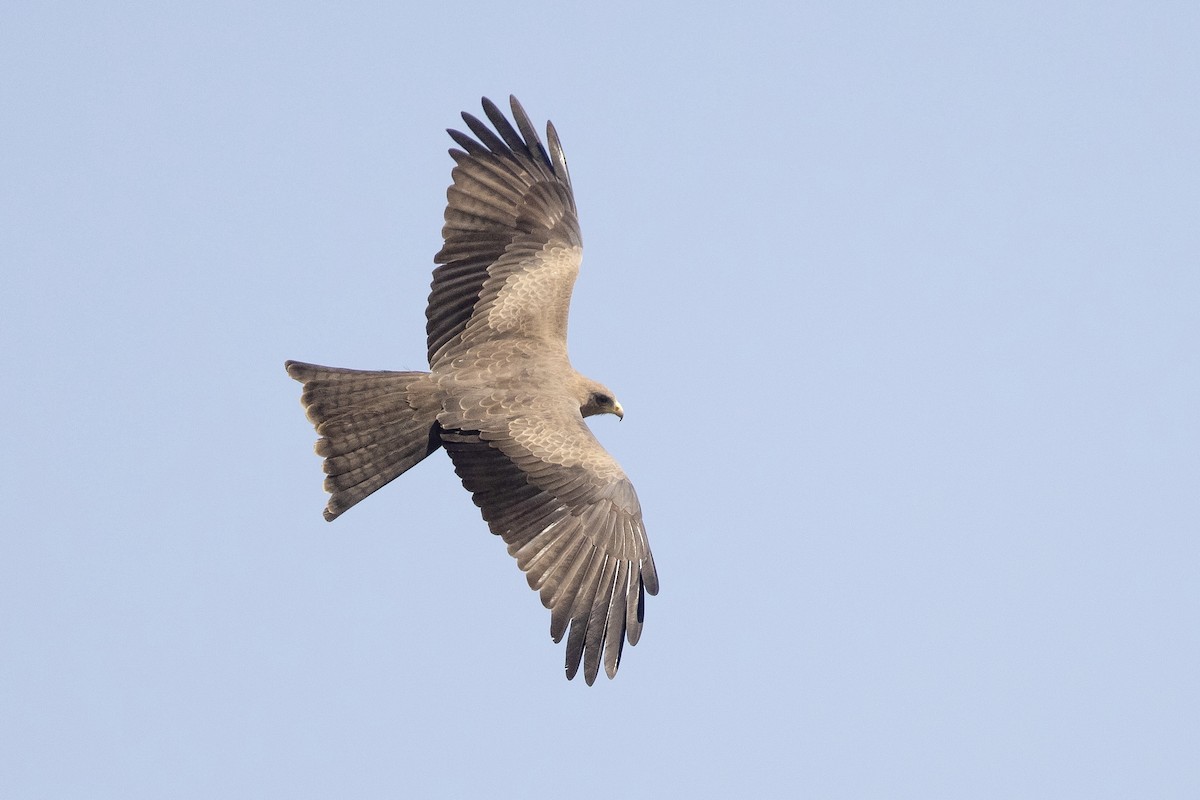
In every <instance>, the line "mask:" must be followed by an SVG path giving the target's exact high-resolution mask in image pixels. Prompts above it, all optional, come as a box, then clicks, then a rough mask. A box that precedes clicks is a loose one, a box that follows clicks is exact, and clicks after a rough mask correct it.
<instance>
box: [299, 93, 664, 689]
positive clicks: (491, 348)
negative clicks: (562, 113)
mask: <svg viewBox="0 0 1200 800" xmlns="http://www.w3.org/2000/svg"><path fill="white" fill-rule="evenodd" d="M483 105H484V110H485V112H486V113H487V116H488V119H489V120H490V121H491V122H492V124H493V125H494V126H495V131H496V132H493V131H492V130H490V129H489V128H487V126H485V125H484V124H483V123H482V122H480V121H479V120H477V119H475V118H474V117H472V116H471V115H469V114H465V113H464V114H463V119H464V120H465V121H466V122H467V125H468V126H469V127H470V129H471V131H472V133H474V134H475V136H476V137H477V139H472V138H470V137H469V136H466V135H465V134H462V133H459V132H457V131H450V135H451V137H453V138H454V140H455V141H456V142H457V143H458V144H459V145H460V146H462V147H463V150H451V151H450V152H451V156H453V157H454V159H455V161H456V162H457V163H458V166H457V167H455V169H454V171H453V173H452V174H453V178H454V183H453V185H452V186H451V187H450V189H449V190H448V191H447V198H448V204H447V208H446V225H445V227H444V228H443V230H442V234H443V237H444V239H445V246H444V247H443V248H442V250H441V252H439V253H438V255H437V256H436V258H435V261H436V262H437V263H438V264H440V266H439V267H438V268H437V269H435V270H434V280H433V285H432V288H431V292H430V296H429V305H428V311H427V326H426V328H427V335H428V352H429V364H430V371H429V372H413V371H409V372H388V371H364V370H348V369H340V368H334V367H321V366H317V365H314V364H304V363H301V362H295V361H289V362H288V363H287V369H288V374H289V375H291V376H292V377H293V378H295V379H296V380H299V381H301V382H302V383H303V384H304V393H303V396H302V401H303V403H304V405H305V408H306V409H307V411H308V416H309V418H310V419H311V420H312V422H313V424H314V425H315V426H316V428H317V432H318V433H319V434H320V435H321V437H322V438H321V439H320V440H319V441H318V442H317V447H316V450H317V453H318V454H319V455H321V456H324V458H325V472H326V479H325V488H326V490H327V491H329V492H330V494H331V497H330V499H329V503H328V505H327V507H326V510H325V518H326V519H328V520H332V519H335V518H336V517H338V516H339V515H340V514H342V513H343V512H344V511H346V510H347V509H348V508H350V507H351V506H353V505H354V504H355V503H357V502H359V501H360V500H362V499H363V498H364V497H366V496H367V495H369V494H371V493H372V492H374V491H376V490H378V489H379V488H381V487H382V486H384V485H385V484H387V483H388V482H390V481H392V480H394V479H395V478H396V477H398V476H399V475H401V474H402V473H403V472H405V471H406V470H408V469H409V468H411V467H412V466H414V465H415V464H417V463H418V462H420V461H421V460H422V459H424V458H425V457H426V456H427V455H429V454H430V453H432V452H433V451H434V450H437V449H438V448H439V447H444V448H445V449H446V451H447V452H448V453H449V455H450V458H451V460H452V461H453V462H454V467H455V471H456V472H457V473H458V475H459V477H460V478H461V479H462V482H463V485H464V486H465V487H466V488H467V489H468V490H469V491H470V492H471V493H472V495H473V496H474V500H475V503H476V505H478V506H479V507H480V509H481V510H482V512H483V516H484V519H485V520H487V522H488V525H489V527H490V528H491V530H492V532H493V533H496V534H498V535H499V536H501V537H502V538H503V539H504V541H505V542H506V543H507V544H508V550H509V553H510V554H512V555H513V556H515V557H516V559H517V563H518V565H519V566H520V568H521V569H522V570H523V571H524V572H525V573H526V576H527V578H528V581H529V585H530V586H531V587H532V588H534V589H536V590H538V591H539V593H540V595H541V598H542V602H543V604H545V605H546V607H547V608H549V609H550V610H551V624H550V630H551V635H552V636H553V637H554V640H555V641H559V640H560V639H561V638H562V636H563V635H564V634H567V632H568V629H569V636H568V640H567V676H568V677H574V675H575V673H576V670H577V669H578V668H579V666H580V663H581V662H582V664H583V666H584V677H585V679H586V680H587V682H588V683H589V684H590V683H592V682H593V681H594V680H595V678H596V675H597V672H598V670H599V665H600V663H601V661H603V663H604V666H605V671H606V672H607V673H608V675H609V677H612V676H613V675H615V674H616V670H617V665H618V663H619V661H620V654H621V647H622V644H623V642H624V641H625V640H626V639H628V641H629V642H630V644H636V643H637V640H638V637H639V635H640V633H641V626H642V617H643V610H644V608H643V606H644V595H645V594H646V593H649V594H656V593H657V591H658V576H657V573H656V571H655V568H654V559H653V556H652V555H651V553H650V548H649V545H648V543H647V541H646V535H645V529H644V527H643V525H642V513H641V506H640V505H639V503H638V499H637V495H636V493H635V492H634V490H633V486H632V485H631V484H630V482H629V480H628V478H626V476H625V473H624V472H623V471H622V470H621V468H620V466H619V465H618V464H617V462H616V460H615V459H613V458H612V456H610V455H609V454H608V452H607V451H605V450H604V448H603V447H601V446H600V444H599V442H597V441H596V439H595V437H594V436H593V435H592V433H591V430H590V429H589V428H588V427H587V425H586V424H585V423H584V421H583V418H584V417H587V416H591V415H593V414H605V413H609V414H616V415H617V416H623V415H624V411H623V409H622V408H621V405H620V403H618V402H617V401H616V398H615V396H614V395H613V394H612V392H610V391H609V390H608V389H607V388H606V387H604V386H603V385H601V384H599V383H597V382H595V381H592V380H589V379H588V378H585V377H584V376H582V375H580V374H579V373H578V372H576V371H575V369H574V368H573V367H572V366H571V364H570V361H569V359H568V357H567V344H566V337H567V315H568V309H569V306H570V299H571V290H572V288H573V286H574V283H575V276H576V275H577V274H578V270H579V263H580V261H581V258H582V242H581V239H580V236H579V226H578V221H577V219H576V216H575V201H574V196H573V194H572V192H571V183H570V176H569V174H568V173H567V168H566V160H565V158H564V157H563V154H562V148H561V146H560V145H559V142H558V136H557V134H556V133H555V131H554V128H553V126H547V136H548V141H549V144H550V149H549V151H547V150H546V149H545V148H544V147H543V146H542V143H541V141H540V140H539V139H538V137H537V133H536V131H535V130H534V128H533V126H532V125H531V124H530V122H529V119H528V117H527V116H526V114H525V112H524V110H523V109H522V108H521V106H520V105H519V104H518V103H517V102H516V99H515V98H513V99H512V110H513V116H514V119H515V121H516V123H517V128H519V131H518V130H517V129H514V128H513V127H512V125H511V124H510V123H509V122H508V120H506V119H505V118H504V115H503V114H502V113H501V112H500V111H499V109H497V108H496V106H495V105H493V104H492V103H491V102H490V101H488V100H487V99H485V100H484V101H483Z"/></svg>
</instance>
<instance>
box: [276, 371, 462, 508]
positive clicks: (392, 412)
mask: <svg viewBox="0 0 1200 800" xmlns="http://www.w3.org/2000/svg"><path fill="white" fill-rule="evenodd" d="M285 366H286V367H287V371H288V375H290V376H291V377H293V378H295V379H296V380H298V381H300V382H301V383H303V384H304V392H303V394H302V395H301V398H300V399H301V403H302V404H303V405H304V408H305V410H306V411H307V413H308V418H309V420H310V421H311V422H312V423H313V425H314V426H315V427H316V429H317V433H318V434H320V436H321V438H320V439H319V440H317V445H316V448H315V449H316V452H317V454H318V455H320V456H323V457H324V458H325V464H324V468H325V473H326V477H325V491H327V492H329V493H330V498H329V503H328V504H327V505H326V507H325V519H327V520H333V519H336V518H337V517H338V516H339V515H340V514H342V512H344V511H345V510H346V509H348V508H350V507H351V506H353V505H354V504H355V503H358V502H359V501H360V500H362V499H363V498H364V497H366V496H368V495H370V494H371V493H373V492H375V491H377V490H378V489H380V488H381V487H383V486H385V485H386V484H388V483H390V482H391V481H393V480H395V479H396V478H398V477H399V476H400V475H402V474H403V473H404V472H405V471H406V470H408V469H410V468H411V467H413V466H414V465H416V464H417V463H418V462H420V461H421V460H422V459H423V458H425V456H427V455H429V454H430V453H432V452H433V451H434V450H436V449H437V448H438V447H439V446H440V445H441V440H440V438H439V437H438V433H437V427H436V418H437V411H438V409H437V407H436V405H433V404H431V403H430V397H431V396H430V393H429V391H428V387H429V384H428V382H427V379H428V373H425V372H387V371H366V370H354V369H342V368H338V367H322V366H317V365H316V364H305V363H302V362H299V361H288V362H287V364H286V365H285Z"/></svg>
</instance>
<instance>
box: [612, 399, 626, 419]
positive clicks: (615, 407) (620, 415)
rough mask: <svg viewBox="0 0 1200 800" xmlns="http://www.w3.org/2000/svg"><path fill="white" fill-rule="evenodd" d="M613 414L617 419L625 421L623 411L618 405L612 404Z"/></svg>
mask: <svg viewBox="0 0 1200 800" xmlns="http://www.w3.org/2000/svg"><path fill="white" fill-rule="evenodd" d="M613 413H614V414H616V415H617V419H621V420H623V419H625V409H623V408H621V404H620V403H616V402H614V403H613Z"/></svg>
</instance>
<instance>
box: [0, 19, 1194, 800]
mask: <svg viewBox="0 0 1200 800" xmlns="http://www.w3.org/2000/svg"><path fill="white" fill-rule="evenodd" d="M727 8H728V9H729V10H717V9H716V7H705V6H704V4H696V3H676V4H646V3H609V4H604V5H603V6H601V4H593V7H591V8H583V7H582V4H579V5H576V6H572V5H569V4H549V3H547V4H540V3H529V2H520V1H518V2H513V3H500V4H492V3H489V4H484V3H472V2H466V3H456V4H433V3H430V4H426V8H424V9H418V8H414V7H413V6H412V4H409V5H408V7H407V8H406V7H405V6H404V4H390V3H379V4H358V3H343V4H322V5H316V4H313V5H307V6H296V5H288V4H277V5H271V4H251V5H248V4H245V3H223V2H214V3H205V4H196V5H194V6H191V7H185V6H184V5H182V4H156V3H144V4H107V5H105V4H93V3H87V4H85V3H40V4H19V5H18V6H17V7H15V8H9V9H8V10H7V11H6V12H5V13H4V14H3V17H4V20H3V23H2V24H0V115H2V120H0V175H2V179H0V267H2V268H3V276H4V277H3V287H2V289H0V343H2V346H0V374H3V376H4V386H5V389H6V391H5V396H6V398H7V400H6V407H5V419H6V421H7V425H6V434H5V437H4V445H3V451H2V452H3V454H4V458H3V459H2V460H0V472H2V474H0V486H2V487H3V488H2V491H3V500H4V505H5V507H6V509H7V513H6V514H5V518H4V522H3V532H2V534H0V787H2V790H0V795H3V796H4V797H5V798H6V800H7V799H8V798H14V799H16V798H89V799H90V798H109V797H112V798H163V797H171V798H205V799H206V800H208V799H210V798H217V797H221V798H262V797H287V798H327V797H362V798H375V797H379V798H383V797H493V798H508V797H513V798H516V797H530V796H535V795H553V796H575V797H585V798H591V797H630V798H638V797H650V796H658V797H814V798H855V799H856V800H857V799H859V798H921V800H929V798H955V799H958V798H966V797H969V798H1014V797H1021V798H1055V800H1058V799H1060V798H1075V797H1078V798H1089V800H1095V799H1096V798H1129V797H1155V798H1194V797H1196V796H1200V761H1198V760H1197V758H1196V753H1197V752H1200V679H1198V676H1200V536H1198V533H1200V415H1198V411H1197V410H1198V409H1200V223H1198V221H1200V149H1198V145H1197V143H1200V104H1198V102H1197V98H1200V49H1198V47H1200V46H1198V45H1197V42H1200V7H1197V6H1196V4H1195V3H1149V4H1147V3H1123V4H1118V3H1069V4H1068V3H1028V4H1017V3H994V4H962V3H925V4H907V5H900V4H890V3H889V4H859V3H842V2H838V3H829V2H822V3H816V4H799V5H797V4H794V3H784V2H780V3H774V4H772V3H755V2H749V3H738V4H730V5H728V6H727ZM510 92H512V93H515V94H517V96H518V97H520V98H521V100H522V101H523V103H524V104H525V107H526V108H527V109H528V111H529V112H530V114H531V115H532V116H533V117H534V118H535V119H536V120H537V121H538V122H539V123H540V122H542V121H544V120H545V119H546V118H550V119H553V120H554V122H555V125H556V126H557V128H558V130H559V132H560V134H561V135H562V139H563V142H564V145H565V148H566V151H567V155H568V158H569V159H570V163H571V170H572V176H573V179H574V183H575V187H576V193H577V199H578V204H579V208H580V213H581V218H582V225H583V232H584V239H585V243H586V257H585V262H584V270H583V273H582V275H581V278H580V281H579V284H578V286H577V291H576V295H575V303H574V307H573V313H572V342H571V351H572V355H573V358H574V361H575V364H576V366H577V367H578V368H579V369H580V370H581V371H583V372H584V373H586V374H588V375H589V376H591V377H594V378H596V379H599V380H601V381H603V382H605V383H607V384H608V385H609V386H611V387H612V388H613V389H614V390H615V391H616V393H617V395H618V396H619V397H620V399H621V401H622V403H623V404H624V406H625V409H626V412H627V414H626V419H625V421H624V422H623V423H620V424H618V423H617V421H616V420H615V419H611V418H602V419H599V420H596V421H594V424H593V429H594V430H595V431H596V433H597V435H598V436H599V437H600V439H601V440H602V442H603V443H604V444H605V445H606V446H607V447H608V448H609V449H610V450H611V451H612V452H613V453H614V454H615V455H616V456H617V458H618V459H619V460H620V461H621V462H622V464H623V465H624V467H625V469H626V471H627V472H628V473H629V474H630V476H631V477H632V479H633V481H634V483H635V485H636V486H637V488H638V491H639V494H640V496H641V498H642V504H643V506H644V508H645V513H646V520H647V527H648V529H649V533H650V536H651V541H652V544H653V546H654V551H655V555H656V559H657V562H658V567H659V574H660V576H661V579H662V593H661V594H660V595H659V596H658V597H656V598H651V600H650V601H649V603H648V609H647V615H646V628H645V632H644V635H643V637H642V642H641V643H640V644H639V645H638V646H637V647H636V648H632V649H629V648H627V649H626V651H625V658H624V661H623V663H622V667H621V672H620V674H619V675H618V677H617V679H616V680H615V681H611V682H610V681H608V680H606V679H603V678H602V679H601V681H599V682H598V683H597V685H596V686H594V687H591V688H588V687H587V686H586V685H584V684H583V682H582V681H580V680H577V681H575V682H572V683H568V682H567V681H566V680H564V679H563V677H562V647H561V646H556V645H554V644H553V643H552V642H551V641H550V640H549V636H548V627H549V619H548V614H547V613H546V612H545V611H544V610H543V609H542V608H541V605H540V603H539V602H538V600H537V597H536V595H535V594H534V593H532V592H530V591H529V590H528V588H527V587H526V586H525V582H524V579H523V578H522V577H521V575H520V574H519V572H518V571H517V568H516V567H515V565H514V564H513V563H512V561H511V559H509V558H508V556H507V555H506V554H505V552H504V548H503V546H502V543H501V542H499V541H498V540H497V539H495V538H494V537H492V536H491V535H490V534H489V533H488V532H487V529H486V526H485V525H484V523H483V522H482V521H481V520H480V518H479V515H478V512H477V510H476V509H475V507H474V506H473V505H472V504H471V502H470V499H469V497H468V495H467V494H466V492H465V491H464V490H463V489H462V487H461V485H459V484H458V482H457V479H456V478H455V476H454V474H453V471H452V469H451V466H450V463H449V460H448V459H446V458H445V457H444V455H441V454H438V455H436V456H435V457H433V458H430V459H429V460H428V461H427V462H426V463H424V464H422V465H421V466H420V467H418V468H417V469H415V470H413V471H412V472H411V473H409V474H407V475H405V476H404V477H403V478H402V479H401V480H399V481H397V482H396V483H395V484H393V485H391V486H389V487H387V488H386V489H384V490H383V491H381V492H379V493H378V494H377V495H376V496H373V497H371V498H370V499H369V500H368V501H366V502H365V503H363V504H362V505H361V506H360V507H357V508H355V509H354V510H353V511H351V512H350V513H348V514H347V515H346V516H345V517H343V518H341V519H339V520H338V521H337V522H336V523H333V524H328V523H325V522H324V521H323V520H322V519H321V514H320V511H321V508H322V506H323V504H324V497H325V495H324V493H323V492H322V491H321V488H320V481H321V470H320V463H319V460H318V459H317V457H316V456H314V455H313V454H312V451H311V447H312V442H313V439H314V434H313V432H312V430H311V428H310V426H309V424H308V423H307V422H306V420H305V419H304V415H303V413H302V411H301V409H300V405H299V401H298V398H299V386H298V384H296V383H294V382H293V381H291V380H289V379H288V378H287V376H286V375H285V373H284V371H283V361H284V360H285V359H287V358H297V359H303V360H309V361H317V362H322V363H328V364H335V365H341V366H353V367H363V368H394V369H402V368H419V367H421V366H422V365H423V356H424V338H423V337H424V303H425V297H426V294H427V292H428V284H429V272H430V269H431V267H432V263H431V262H432V255H433V253H434V252H435V251H436V250H437V249H438V247H439V243H440V239H439V231H440V227H441V216H442V204H443V200H444V192H445V187H446V184H447V183H448V180H449V170H450V167H451V165H452V164H451V160H450V159H449V157H448V156H447V155H446V152H445V151H446V149H447V148H448V147H449V146H450V145H451V142H450V140H449V139H448V137H446V135H445V133H444V132H443V129H444V128H446V127H455V126H459V118H458V112H459V111H460V110H463V109H469V110H471V111H476V110H477V109H478V107H479V106H478V103H479V97H480V96H481V95H485V94H486V95H488V96H491V97H493V98H494V99H497V100H502V99H503V98H505V97H506V96H507V95H508V94H509V93H510Z"/></svg>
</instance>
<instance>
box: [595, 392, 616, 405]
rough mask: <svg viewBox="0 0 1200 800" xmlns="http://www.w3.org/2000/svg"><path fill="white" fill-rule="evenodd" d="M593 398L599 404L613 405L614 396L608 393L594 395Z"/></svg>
mask: <svg viewBox="0 0 1200 800" xmlns="http://www.w3.org/2000/svg"><path fill="white" fill-rule="evenodd" d="M592 400H593V401H594V402H595V403H596V405H598V406H611V405H612V398H611V397H609V396H608V395H606V394H597V395H592Z"/></svg>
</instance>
